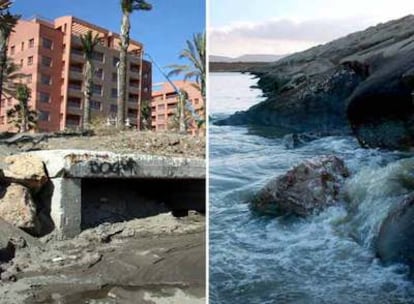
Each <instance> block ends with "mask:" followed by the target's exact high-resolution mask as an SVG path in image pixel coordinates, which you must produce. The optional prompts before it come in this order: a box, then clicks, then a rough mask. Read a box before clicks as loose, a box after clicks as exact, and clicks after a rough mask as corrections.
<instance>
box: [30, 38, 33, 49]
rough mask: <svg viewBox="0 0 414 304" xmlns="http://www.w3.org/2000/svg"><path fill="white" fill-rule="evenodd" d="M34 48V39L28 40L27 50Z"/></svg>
mask: <svg viewBox="0 0 414 304" xmlns="http://www.w3.org/2000/svg"><path fill="white" fill-rule="evenodd" d="M33 47H34V39H33V38H32V39H30V40H29V48H33Z"/></svg>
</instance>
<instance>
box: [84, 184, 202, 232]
mask: <svg viewBox="0 0 414 304" xmlns="http://www.w3.org/2000/svg"><path fill="white" fill-rule="evenodd" d="M81 188H82V198H81V205H82V211H81V218H82V223H81V228H82V229H85V228H90V227H95V226H97V225H99V224H102V223H115V222H122V221H128V220H132V219H135V218H143V217H148V216H153V215H157V214H160V213H165V212H172V213H173V214H174V215H176V216H185V215H186V213H187V212H188V210H196V211H199V212H204V211H205V181H204V180H202V179H174V180H169V179H154V178H152V179H136V178H133V179H131V178H128V179H119V178H118V179H113V178H111V179H99V178H87V179H82V180H81Z"/></svg>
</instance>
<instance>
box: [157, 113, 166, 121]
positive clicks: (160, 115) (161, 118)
mask: <svg viewBox="0 0 414 304" xmlns="http://www.w3.org/2000/svg"><path fill="white" fill-rule="evenodd" d="M164 118H165V116H164V114H159V115H158V116H157V120H159V121H164Z"/></svg>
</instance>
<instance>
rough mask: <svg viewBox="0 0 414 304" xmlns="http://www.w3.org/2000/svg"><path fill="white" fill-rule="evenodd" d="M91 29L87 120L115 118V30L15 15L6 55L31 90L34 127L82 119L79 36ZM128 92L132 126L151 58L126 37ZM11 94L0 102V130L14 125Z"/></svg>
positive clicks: (146, 96) (147, 86)
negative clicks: (94, 40) (90, 93)
mask: <svg viewBox="0 0 414 304" xmlns="http://www.w3.org/2000/svg"><path fill="white" fill-rule="evenodd" d="M89 30H91V31H92V32H93V33H94V35H95V34H98V35H99V37H100V38H101V40H100V44H99V45H97V47H96V48H95V54H94V67H95V77H94V79H93V81H94V86H93V96H92V101H91V110H92V119H93V118H94V117H100V118H101V119H107V120H108V121H111V119H113V118H115V117H116V111H117V106H116V101H117V62H118V61H119V42H120V39H119V35H118V34H116V33H113V32H110V31H108V30H106V29H104V28H101V27H99V26H97V25H93V24H90V23H88V22H86V21H83V20H80V19H77V18H75V17H72V16H65V17H60V18H57V19H55V20H54V21H48V20H44V19H40V18H34V19H33V20H20V21H19V22H18V24H17V25H16V27H15V32H13V33H12V35H11V37H10V40H9V43H8V56H9V57H10V58H12V59H13V60H14V62H15V63H16V64H18V65H20V66H21V72H23V73H25V74H27V75H28V77H26V78H25V80H24V81H25V82H26V83H27V85H28V86H29V87H30V88H31V90H32V98H31V100H30V103H29V104H30V106H31V108H32V109H35V110H37V111H38V113H39V120H38V131H46V132H47V131H58V130H63V129H67V128H76V127H78V126H79V125H80V122H81V119H82V107H83V88H82V84H83V76H82V71H83V65H84V63H85V60H84V56H83V51H82V46H81V42H80V38H79V37H80V35H82V34H85V33H87V32H88V31H89ZM128 51H129V55H128V81H127V85H128V87H127V90H128V95H129V100H128V105H127V107H126V108H127V111H128V112H127V117H128V119H129V122H130V124H131V125H133V126H134V125H135V126H136V125H137V118H138V104H139V102H140V101H141V100H150V99H151V87H152V80H151V79H152V72H151V63H150V62H148V61H146V60H143V58H142V57H143V56H142V55H143V45H142V44H141V43H139V42H137V41H134V40H131V41H130V47H129V49H128ZM14 102H15V101H14V100H13V99H12V98H9V99H7V100H6V99H4V98H3V99H2V100H1V104H0V130H1V131H6V130H13V126H11V125H9V124H8V123H7V117H6V112H7V109H8V108H10V107H11V106H12V105H13V104H14Z"/></svg>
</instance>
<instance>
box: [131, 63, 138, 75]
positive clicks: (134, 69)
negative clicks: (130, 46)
mask: <svg viewBox="0 0 414 304" xmlns="http://www.w3.org/2000/svg"><path fill="white" fill-rule="evenodd" d="M129 69H130V70H131V72H135V73H139V65H137V64H133V63H131V64H130V66H129Z"/></svg>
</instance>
